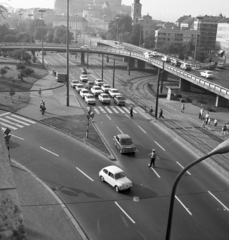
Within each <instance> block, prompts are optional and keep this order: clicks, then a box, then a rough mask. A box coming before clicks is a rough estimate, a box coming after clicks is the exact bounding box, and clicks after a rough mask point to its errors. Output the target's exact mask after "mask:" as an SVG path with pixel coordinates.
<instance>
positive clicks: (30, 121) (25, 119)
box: [11, 114, 36, 124]
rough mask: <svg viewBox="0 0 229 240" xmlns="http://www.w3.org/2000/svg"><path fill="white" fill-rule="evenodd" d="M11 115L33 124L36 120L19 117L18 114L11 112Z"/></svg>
mask: <svg viewBox="0 0 229 240" xmlns="http://www.w3.org/2000/svg"><path fill="white" fill-rule="evenodd" d="M11 116H13V117H15V118H19V119H21V120H23V121H26V122H29V123H33V124H34V123H36V122H34V121H32V120H30V119H27V118H23V117H20V116H18V115H14V114H12V115H11Z"/></svg>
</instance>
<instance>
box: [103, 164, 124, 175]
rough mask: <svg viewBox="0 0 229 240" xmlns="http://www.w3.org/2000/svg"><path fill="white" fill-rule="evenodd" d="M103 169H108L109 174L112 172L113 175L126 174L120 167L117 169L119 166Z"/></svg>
mask: <svg viewBox="0 0 229 240" xmlns="http://www.w3.org/2000/svg"><path fill="white" fill-rule="evenodd" d="M103 169H107V170H108V171H109V172H112V173H114V174H116V173H120V172H124V171H123V170H122V169H121V168H119V167H117V166H114V165H111V166H108V167H105V168H103Z"/></svg>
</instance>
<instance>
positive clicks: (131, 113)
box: [130, 105, 133, 118]
mask: <svg viewBox="0 0 229 240" xmlns="http://www.w3.org/2000/svg"><path fill="white" fill-rule="evenodd" d="M130 117H131V118H132V117H133V106H132V105H130Z"/></svg>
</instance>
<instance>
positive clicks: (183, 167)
mask: <svg viewBox="0 0 229 240" xmlns="http://www.w3.org/2000/svg"><path fill="white" fill-rule="evenodd" d="M176 163H177V164H178V165H179V166H180V167H181V168H183V169H184V167H183V166H182V165H181V164H180V163H179V162H176ZM186 172H187V173H188V174H189V175H191V173H190V172H189V171H186Z"/></svg>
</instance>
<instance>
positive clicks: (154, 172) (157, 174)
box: [151, 167, 161, 178]
mask: <svg viewBox="0 0 229 240" xmlns="http://www.w3.org/2000/svg"><path fill="white" fill-rule="evenodd" d="M151 169H152V170H153V171H154V173H155V174H156V175H157V176H158V178H161V177H160V175H159V174H158V173H157V172H156V171H155V169H154V168H153V167H151Z"/></svg>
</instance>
